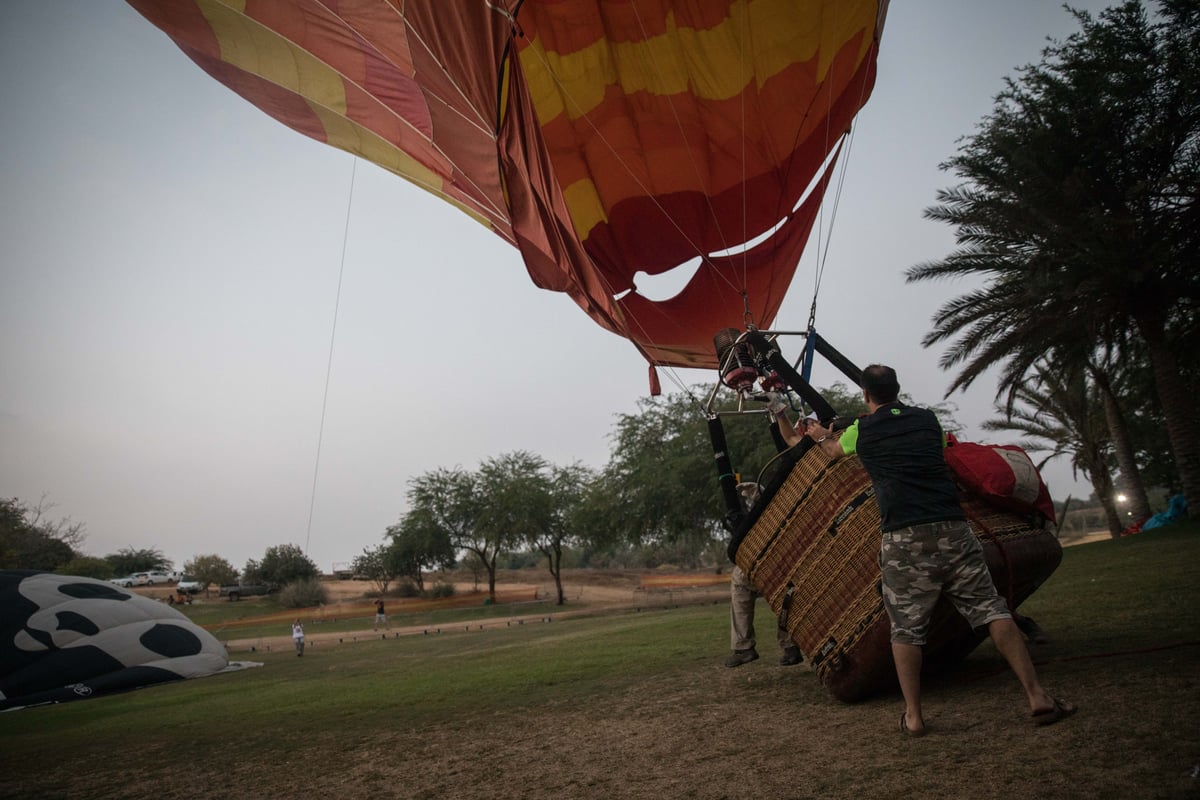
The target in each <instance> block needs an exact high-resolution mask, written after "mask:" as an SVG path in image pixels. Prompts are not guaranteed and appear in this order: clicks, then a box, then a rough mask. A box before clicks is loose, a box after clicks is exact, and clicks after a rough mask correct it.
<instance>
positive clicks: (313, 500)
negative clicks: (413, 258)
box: [304, 158, 358, 555]
mask: <svg viewBox="0 0 1200 800" xmlns="http://www.w3.org/2000/svg"><path fill="white" fill-rule="evenodd" d="M351 164H352V166H351V168H350V194H349V196H348V197H347V198H346V222H345V225H344V226H343V227H342V259H341V263H340V264H339V265H338V282H337V295H336V296H335V297H334V300H333V326H332V329H331V330H330V332H329V358H328V359H327V360H326V362H325V392H324V394H323V396H322V397H321V424H320V426H319V427H318V428H317V457H316V459H315V460H314V463H313V479H312V492H311V493H310V495H309V499H308V528H307V529H306V530H305V532H304V554H305V555H308V544H309V541H310V540H311V539H312V522H313V509H314V508H315V507H316V505H317V476H318V475H319V474H320V473H321V443H322V441H323V440H324V439H325V411H326V409H327V408H328V407H329V377H330V375H332V374H333V344H334V342H335V341H336V339H337V320H338V309H339V308H341V305H342V276H343V275H345V274H346V243H347V242H348V241H349V240H350V208H351V207H352V206H353V205H354V177H355V175H356V174H357V173H358V159H357V158H352V159H351Z"/></svg>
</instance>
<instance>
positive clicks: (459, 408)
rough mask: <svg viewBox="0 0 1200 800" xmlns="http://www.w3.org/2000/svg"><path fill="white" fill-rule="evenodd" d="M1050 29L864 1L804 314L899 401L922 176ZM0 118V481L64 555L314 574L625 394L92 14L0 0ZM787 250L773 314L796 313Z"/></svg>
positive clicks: (386, 190)
mask: <svg viewBox="0 0 1200 800" xmlns="http://www.w3.org/2000/svg"><path fill="white" fill-rule="evenodd" d="M461 1H465V0H461ZM1077 5H1078V6H1080V7H1083V8H1088V9H1091V10H1094V11H1095V10H1099V9H1101V8H1103V7H1104V6H1105V5H1107V4H1106V3H1099V2H1079V3H1077ZM1074 29H1075V23H1074V20H1073V19H1072V18H1071V17H1070V16H1069V15H1068V14H1067V13H1066V12H1065V11H1064V10H1063V9H1062V7H1061V6H1060V5H1059V4H1057V3H1055V2H1052V0H1006V1H1005V2H1003V3H999V2H983V1H982V0H919V2H908V3H905V2H898V3H893V4H892V6H891V10H890V13H889V15H888V20H887V25H886V27H885V30H884V34H883V40H882V47H881V53H880V57H879V79H878V83H877V85H876V88H875V93H874V95H873V97H872V98H871V100H870V101H869V102H868V104H867V106H866V109H865V110H864V111H863V112H862V113H861V114H860V115H859V118H858V127H857V131H856V134H855V137H854V139H853V145H852V148H851V151H850V155H849V161H848V163H847V167H846V173H845V185H844V188H843V189H842V193H841V199H840V203H839V205H838V206H837V209H836V216H835V217H834V215H833V207H832V205H831V204H830V205H827V211H826V212H825V214H824V222H825V227H826V229H827V235H828V237H829V238H828V240H827V243H828V260H827V262H826V268H825V274H824V279H823V281H822V283H821V286H820V293H819V295H818V305H817V318H816V322H817V329H818V330H819V331H821V333H822V334H823V335H824V336H825V337H826V338H827V339H828V340H829V341H830V342H831V343H833V345H834V346H835V347H837V348H838V349H840V350H841V351H842V352H843V353H845V354H846V355H847V356H849V357H850V358H851V359H852V360H854V361H856V362H858V363H859V364H860V365H865V364H867V363H871V362H882V363H888V364H891V365H893V366H895V367H896V369H897V370H898V372H899V374H900V380H901V383H902V385H903V389H904V391H906V392H908V393H910V394H911V395H912V396H913V397H914V398H915V399H917V400H918V401H919V402H928V403H933V402H938V401H940V400H941V398H942V395H943V393H944V392H945V390H946V387H947V386H948V384H949V381H950V378H949V376H948V375H947V374H945V373H943V372H941V371H940V370H939V369H938V367H937V361H938V357H939V354H940V351H938V350H924V349H922V348H921V346H920V340H921V338H922V336H923V335H924V334H925V333H926V332H927V331H928V329H929V320H930V317H931V315H932V314H933V312H934V311H935V309H936V308H937V307H938V306H939V305H940V304H941V303H942V302H944V301H945V300H946V299H948V298H949V297H951V296H953V295H956V294H959V293H961V292H962V291H964V290H965V288H967V287H965V286H962V285H954V284H922V285H918V286H909V285H906V284H905V283H904V280H903V275H902V272H903V270H904V269H905V268H906V267H908V266H911V265H913V264H915V263H918V262H921V261H925V260H929V259H938V258H941V257H943V256H945V255H946V254H947V253H948V252H949V251H950V250H951V249H952V247H953V238H952V231H951V229H949V228H947V227H945V226H942V225H938V224H936V223H932V222H929V221H926V220H924V219H923V218H922V216H921V212H922V209H924V208H925V207H927V206H929V205H931V204H932V203H933V202H934V200H935V192H936V191H937V190H938V189H939V188H942V187H945V186H948V185H950V184H952V183H954V179H953V176H951V175H949V174H947V173H943V172H941V171H939V169H938V164H939V163H941V162H942V161H944V160H945V159H946V158H948V157H949V156H951V155H952V154H953V153H954V152H955V148H956V140H958V139H959V137H962V136H964V135H967V134H970V133H971V132H972V130H973V128H974V126H975V125H976V123H978V121H979V120H980V119H981V118H982V116H983V115H984V114H986V113H987V112H988V111H989V109H990V108H991V106H992V98H993V97H994V95H995V94H996V93H997V92H998V91H999V90H1000V88H1001V86H1002V80H1003V78H1004V76H1006V75H1012V74H1013V72H1014V69H1015V68H1016V67H1018V66H1020V65H1023V64H1027V63H1030V62H1032V61H1036V60H1038V58H1039V57H1040V53H1041V49H1042V48H1043V47H1044V46H1045V44H1046V37H1047V36H1053V37H1062V36H1065V35H1067V34H1069V33H1070V32H1072V31H1073V30H1074ZM0 107H2V108H3V113H0V496H2V497H16V498H19V499H20V500H22V501H23V502H25V503H26V504H29V505H33V504H36V503H37V502H38V501H39V499H40V498H42V497H46V498H48V499H49V500H50V501H51V502H53V503H54V504H55V507H54V508H53V510H52V511H51V516H52V517H56V518H57V517H67V516H69V517H71V518H73V519H74V520H76V521H78V522H83V523H85V524H86V525H87V531H88V538H87V540H86V542H85V547H84V549H85V550H86V551H87V552H89V553H91V554H93V555H104V554H107V553H112V552H115V551H116V550H117V549H119V548H122V547H127V546H129V547H136V548H145V547H153V548H158V549H160V550H161V551H162V552H163V553H164V554H165V555H166V556H167V557H168V558H170V559H172V560H173V561H174V562H175V564H176V565H177V566H182V564H183V563H184V562H185V561H186V560H188V559H190V558H192V557H193V556H195V555H197V554H201V553H217V554H219V555H221V556H223V557H225V558H227V559H228V560H229V561H230V562H231V563H233V564H234V565H235V566H237V567H239V568H240V567H241V566H242V565H244V564H245V562H246V560H247V559H249V558H261V556H262V554H263V552H264V551H265V549H266V548H267V547H269V546H271V545H276V544H283V543H293V544H297V545H299V546H300V547H302V548H306V550H307V552H308V554H309V556H310V557H311V558H312V559H313V560H314V561H315V562H316V563H317V565H318V566H319V567H320V568H322V569H323V570H329V569H331V568H332V566H333V564H334V563H335V562H348V561H350V560H351V559H353V557H354V556H355V555H358V554H359V553H361V552H362V550H363V548H365V547H372V546H375V545H377V544H379V543H380V542H381V541H382V536H383V532H384V529H385V528H386V527H387V526H388V525H390V524H392V523H394V522H396V521H397V520H398V519H399V517H400V516H401V514H402V513H403V512H404V511H405V508H406V505H405V490H406V488H407V482H408V481H409V479H410V478H412V477H414V476H416V475H420V474H422V473H424V472H426V471H429V470H433V469H435V468H437V467H454V466H456V465H461V466H463V467H466V468H468V469H474V468H476V467H478V465H479V463H480V461H481V460H483V459H485V458H488V457H490V456H496V455H500V454H502V453H506V452H511V451H514V450H518V449H524V450H529V451H532V452H535V453H538V454H540V455H542V456H544V457H545V458H547V459H549V460H550V461H553V462H555V463H559V464H567V463H570V462H573V461H576V460H579V461H582V462H584V463H586V464H589V465H592V466H596V467H599V466H602V465H603V464H604V463H605V462H606V461H607V459H608V455H609V446H610V440H609V436H610V434H611V433H612V432H613V430H614V422H615V420H616V416H617V415H618V414H622V413H631V412H634V411H635V410H636V408H637V401H638V400H639V398H643V397H645V396H647V394H648V387H647V378H646V365H645V362H644V361H643V360H642V359H641V357H640V356H639V355H638V354H637V352H636V351H635V350H634V349H633V348H632V346H630V345H629V344H628V343H627V342H625V341H624V340H622V339H619V338H617V337H615V336H613V335H612V334H609V333H607V332H606V331H604V330H602V329H600V328H599V327H598V326H596V325H595V324H594V323H593V322H591V320H589V319H588V318H587V317H586V316H585V315H584V314H583V313H582V312H581V311H579V310H578V309H577V308H576V307H575V305H574V304H573V303H572V302H571V301H570V300H569V299H567V298H566V297H565V296H564V295H559V294H554V293H550V292H546V291H542V290H539V289H537V288H536V287H534V286H533V284H532V283H531V282H530V281H529V279H528V277H527V276H526V274H525V272H524V267H523V265H522V263H521V261H520V258H519V257H518V254H517V252H516V251H515V250H514V249H511V248H509V247H508V246H507V245H505V243H504V242H503V241H502V240H501V239H499V237H497V236H495V235H494V234H492V233H490V232H489V231H487V230H486V229H485V228H483V227H482V226H480V225H478V224H477V223H475V222H473V221H472V220H470V219H468V218H467V217H466V216H465V215H463V214H461V213H460V212H457V211H456V210H454V209H453V208H451V207H450V206H448V205H446V204H444V203H441V202H439V201H438V200H437V199H436V198H434V197H432V196H431V195H428V194H426V193H425V192H422V191H420V190H418V189H415V188H414V187H412V186H410V185H408V184H407V183H405V182H404V181H402V180H400V179H398V178H396V177H395V176H393V175H390V174H387V173H384V172H383V171H381V170H379V169H378V168H375V167H373V166H371V165H369V164H367V163H365V162H359V163H358V164H357V167H356V166H355V161H354V159H353V158H352V157H351V156H350V155H348V154H346V153H343V152H341V151H336V150H333V149H331V148H328V147H326V146H324V145H320V144H318V143H316V142H313V141H311V140H309V139H307V138H305V137H303V136H301V135H299V134H297V133H294V132H292V131H291V130H288V129H286V128H285V127H283V126H282V125H279V124H278V123H276V122H275V121H273V120H271V119H270V118H268V117H267V116H266V115H264V114H263V113H262V112H260V111H258V110H257V109H255V108H254V107H252V106H250V105H249V104H247V103H246V102H244V101H243V100H241V99H240V98H238V97H237V96H235V95H234V94H233V93H231V92H229V91H228V90H227V89H225V88H224V87H223V86H221V85H219V84H218V83H217V82H215V81H214V80H212V79H211V78H209V77H208V76H207V75H206V74H204V73H203V72H201V71H200V69H199V68H197V67H196V66H195V65H194V64H192V62H191V61H190V60H188V59H187V58H186V57H185V56H184V55H183V54H182V52H180V51H179V50H178V49H177V48H176V47H175V46H174V45H173V44H171V42H170V41H169V40H168V39H167V37H166V36H165V35H164V34H162V33H161V32H159V31H158V30H157V29H155V28H153V27H152V26H150V25H149V24H148V23H147V22H145V21H144V20H143V19H142V18H141V17H140V16H139V15H138V14H136V13H135V12H134V11H133V10H132V9H131V8H129V7H128V6H126V5H124V4H123V3H120V2H117V1H116V0H79V1H78V2H61V1H60V2H52V1H51V0H27V1H25V2H20V1H18V0H4V1H3V2H0ZM352 181H353V192H351V185H352ZM831 217H833V224H832V227H831V228H830V218H831ZM343 242H345V254H344V272H342V280H341V287H340V301H339V272H341V271H342V269H343ZM823 243H825V242H824V240H823ZM815 250H816V248H815V247H814V246H812V245H810V248H809V252H808V253H807V254H806V255H805V257H804V260H803V261H802V262H801V265H800V268H799V270H798V272H797V278H796V280H795V282H794V283H793V285H792V289H791V291H790V293H789V295H788V299H787V301H786V302H785V303H784V305H783V308H782V311H781V313H780V315H779V318H778V321H777V324H776V327H777V328H781V329H793V330H794V329H801V328H803V327H804V326H805V324H806V322H807V320H808V310H809V306H810V304H811V302H812V300H813V291H814V285H815V281H814V276H815V272H816V264H817V261H816V257H815V253H814V251H815ZM665 291H668V292H669V291H671V290H670V289H667V290H665ZM647 293H650V294H652V295H653V290H652V289H648V290H647ZM335 309H336V313H337V324H336V336H334V335H333V334H334V329H335V326H334V314H335ZM331 341H332V342H333V347H332V359H331V357H330V353H331V347H330V344H331ZM327 368H328V369H329V391H328V399H327V401H326V399H325V398H326V395H325V385H326V372H327ZM711 377H712V376H710V375H709V374H707V373H702V372H688V371H680V372H676V373H674V374H664V375H663V388H664V390H665V391H674V390H677V388H678V386H677V384H682V385H693V384H698V383H702V382H710V381H711ZM839 379H840V376H839V375H838V374H837V373H835V372H833V371H832V369H831V368H828V367H823V366H821V365H818V366H817V368H816V370H815V371H814V375H813V382H814V383H815V384H816V385H818V386H825V385H828V384H830V383H833V382H835V381H837V380H839ZM994 393H995V386H994V384H993V383H991V382H990V381H984V382H980V383H978V384H977V385H975V386H974V387H972V388H971V389H970V391H969V392H967V393H965V394H962V393H960V394H956V395H953V396H952V397H951V398H950V399H951V401H952V402H954V403H956V404H957V405H958V407H959V411H958V414H957V418H958V420H959V422H960V423H963V424H964V425H966V427H967V432H966V434H967V438H974V439H976V440H980V441H996V440H997V439H996V438H995V436H994V435H989V436H987V437H985V436H984V434H983V433H982V431H981V430H980V429H979V423H980V422H982V421H983V420H984V419H987V418H988V417H990V416H992V398H993V395H994ZM323 409H324V426H323V434H322V424H321V421H322V411H323ZM318 444H319V458H318ZM1046 477H1047V480H1048V482H1049V484H1050V489H1051V492H1052V493H1053V494H1054V495H1055V497H1056V498H1058V499H1062V498H1064V497H1065V496H1066V495H1067V494H1068V493H1073V494H1075V495H1076V496H1079V495H1083V496H1086V495H1087V494H1088V493H1089V489H1088V488H1087V487H1086V486H1084V485H1082V484H1075V483H1074V482H1073V479H1072V477H1071V471H1070V468H1069V465H1067V464H1065V463H1064V464H1057V465H1054V464H1052V465H1051V467H1050V468H1048V470H1047V473H1046ZM314 478H315V481H314ZM314 483H315V491H314ZM310 520H311V521H310Z"/></svg>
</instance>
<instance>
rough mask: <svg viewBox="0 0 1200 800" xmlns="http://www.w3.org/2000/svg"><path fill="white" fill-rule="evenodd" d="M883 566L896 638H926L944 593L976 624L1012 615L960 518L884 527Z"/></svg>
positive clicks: (912, 641)
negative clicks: (885, 529) (939, 599)
mask: <svg viewBox="0 0 1200 800" xmlns="http://www.w3.org/2000/svg"><path fill="white" fill-rule="evenodd" d="M879 570H880V572H881V573H882V575H883V606H884V608H886V609H887V612H888V618H889V619H891V621H892V641H893V642H899V643H901V644H913V645H922V644H925V641H926V637H927V636H928V635H929V622H930V619H931V617H932V616H933V608H934V606H935V605H936V604H937V601H938V597H940V596H942V595H945V596H946V599H947V600H949V601H950V602H951V603H953V604H954V607H955V608H956V609H958V613H960V614H962V615H963V616H964V617H966V619H967V622H969V623H970V624H971V627H972V628H978V627H981V626H983V625H986V624H988V623H989V622H992V621H994V620H998V619H1009V618H1011V617H1012V614H1011V613H1009V610H1008V604H1007V603H1006V602H1005V600H1004V598H1002V597H1000V595H999V594H998V593H997V592H996V586H995V584H994V583H992V576H991V574H989V573H988V570H987V563H986V562H985V561H984V558H983V547H981V546H980V544H979V540H978V539H976V538H975V534H974V533H972V532H971V526H969V525H968V524H967V523H966V522H963V521H961V520H948V521H946V522H931V523H927V524H924V525H913V526H911V527H908V528H901V529H900V530H895V531H886V532H885V533H884V534H883V546H882V547H881V548H880V550H879Z"/></svg>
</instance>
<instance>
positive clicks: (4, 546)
mask: <svg viewBox="0 0 1200 800" xmlns="http://www.w3.org/2000/svg"><path fill="white" fill-rule="evenodd" d="M41 511H42V506H38V507H36V508H34V509H30V508H28V507H26V506H25V505H24V504H23V503H22V502H21V501H19V500H17V499H16V498H12V499H8V500H0V569H38V570H48V571H54V570H57V569H59V568H61V567H62V566H63V565H64V564H67V563H68V562H69V561H71V559H73V558H74V557H75V552H74V551H73V550H72V548H71V546H70V544H68V543H67V542H66V541H63V540H62V539H60V538H57V537H56V536H55V535H54V532H55V530H56V528H55V527H54V526H53V525H51V526H50V527H47V526H46V525H44V524H43V525H39V524H38V520H39V518H40V516H41Z"/></svg>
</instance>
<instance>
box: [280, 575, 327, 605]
mask: <svg viewBox="0 0 1200 800" xmlns="http://www.w3.org/2000/svg"><path fill="white" fill-rule="evenodd" d="M326 599H327V597H326V594H325V587H324V586H322V585H321V582H320V581H319V580H317V579H316V578H301V579H300V580H298V581H292V582H291V583H289V584H288V585H287V586H284V587H283V588H282V589H281V590H280V591H279V604H280V605H281V606H283V607H284V608H310V607H312V606H319V605H321V604H322V603H324V602H325V601H326Z"/></svg>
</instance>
